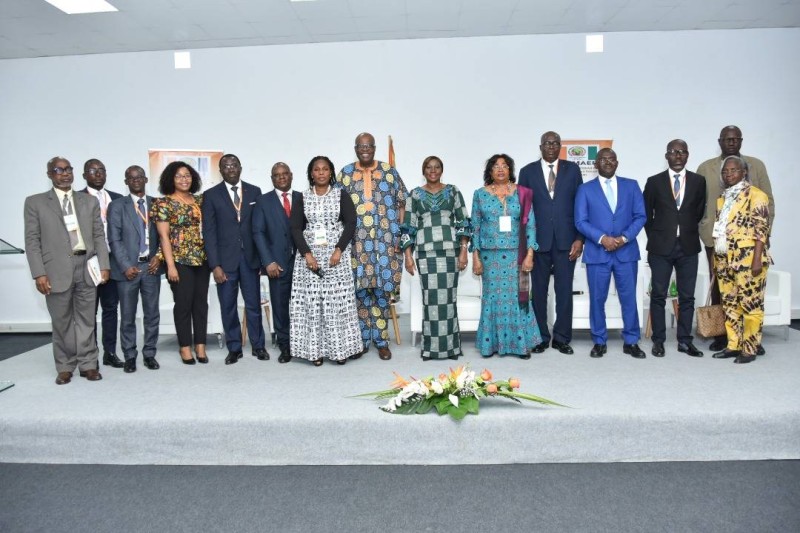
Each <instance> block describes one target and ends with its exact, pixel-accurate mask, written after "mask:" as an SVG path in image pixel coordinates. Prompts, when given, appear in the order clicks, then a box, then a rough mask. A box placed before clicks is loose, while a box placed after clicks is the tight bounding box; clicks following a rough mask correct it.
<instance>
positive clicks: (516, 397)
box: [497, 391, 569, 407]
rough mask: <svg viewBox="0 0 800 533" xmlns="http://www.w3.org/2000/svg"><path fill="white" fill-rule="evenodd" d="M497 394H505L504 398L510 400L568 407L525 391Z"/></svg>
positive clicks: (500, 393)
mask: <svg viewBox="0 0 800 533" xmlns="http://www.w3.org/2000/svg"><path fill="white" fill-rule="evenodd" d="M497 395H498V396H505V397H506V398H511V399H512V400H516V401H519V399H520V398H521V399H523V400H528V401H530V402H536V403H541V404H544V405H555V406H557V407H569V406H568V405H562V404H560V403H558V402H554V401H553V400H548V399H547V398H543V397H541V396H536V395H534V394H528V393H526V392H513V391H498V393H497Z"/></svg>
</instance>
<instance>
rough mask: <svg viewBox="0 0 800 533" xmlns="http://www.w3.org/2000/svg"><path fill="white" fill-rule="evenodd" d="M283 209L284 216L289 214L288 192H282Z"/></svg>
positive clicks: (290, 208) (290, 207)
mask: <svg viewBox="0 0 800 533" xmlns="http://www.w3.org/2000/svg"><path fill="white" fill-rule="evenodd" d="M283 210H284V211H286V216H287V217H288V216H291V214H292V206H290V205H289V193H288V192H285V193H283Z"/></svg>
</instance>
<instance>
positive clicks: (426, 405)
mask: <svg viewBox="0 0 800 533" xmlns="http://www.w3.org/2000/svg"><path fill="white" fill-rule="evenodd" d="M431 409H433V398H427V399H425V400H422V401H421V402H419V405H418V406H417V414H418V415H424V414H426V413H428V412H430V410H431Z"/></svg>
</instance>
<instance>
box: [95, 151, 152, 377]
mask: <svg viewBox="0 0 800 533" xmlns="http://www.w3.org/2000/svg"><path fill="white" fill-rule="evenodd" d="M125 185H127V186H128V190H129V191H130V194H129V195H126V196H122V197H121V198H117V199H116V200H114V201H112V202H111V203H110V204H109V206H108V245H109V247H110V248H111V279H113V280H114V281H116V285H117V293H118V295H119V306H120V328H119V337H120V346H121V348H122V354H123V356H124V357H125V363H124V366H123V370H124V371H125V372H127V373H129V374H130V373H132V372H136V356H137V352H136V308H137V307H138V305H139V294H140V293H141V295H142V314H143V315H144V319H143V324H144V346H142V356H143V359H144V366H146V367H147V368H149V369H150V370H158V368H159V364H158V361H156V344H157V343H158V324H159V321H160V318H161V317H160V314H159V311H158V297H159V294H160V292H161V273H162V271H163V267H162V265H161V260H160V259H159V258H158V256H157V252H158V232H157V231H156V225H155V221H151V220H150V216H149V213H150V206H151V205H152V204H153V198H152V197H151V196H146V195H145V186H146V185H147V176H146V175H145V173H144V169H143V168H142V167H140V166H137V165H133V166H130V167H128V168H127V170H125Z"/></svg>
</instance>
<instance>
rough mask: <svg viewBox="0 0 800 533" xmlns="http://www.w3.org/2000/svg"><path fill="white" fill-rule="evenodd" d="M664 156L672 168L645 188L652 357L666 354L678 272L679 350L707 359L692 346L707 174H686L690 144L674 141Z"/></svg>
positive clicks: (654, 177) (650, 179)
mask: <svg viewBox="0 0 800 533" xmlns="http://www.w3.org/2000/svg"><path fill="white" fill-rule="evenodd" d="M664 157H665V158H666V159H667V164H668V165H669V169H668V170H665V171H664V172H661V173H659V174H656V175H655V176H651V177H649V178H647V183H646V184H645V187H644V203H645V210H646V212H647V222H646V223H645V225H644V229H645V232H646V233H647V251H648V255H647V261H648V263H650V270H651V272H652V277H651V280H650V318H651V320H652V324H653V350H652V354H653V355H654V356H656V357H663V356H664V341H665V340H666V323H665V320H664V306H665V304H666V300H667V290H668V288H669V280H670V277H671V276H672V270H673V268H674V269H675V281H676V284H677V287H678V309H679V311H678V351H679V352H683V353H686V354H689V355H691V356H693V357H702V356H703V352H701V351H700V350H698V349H697V348H695V346H694V344H692V340H693V337H692V319H693V318H694V289H695V283H696V281H697V257H698V254H699V253H700V250H701V247H700V234H699V231H698V226H699V224H700V220H702V218H703V215H704V214H705V209H706V180H705V178H704V177H703V176H701V175H699V174H695V173H694V172H689V171H687V170H686V161H688V159H689V147H688V146H687V145H686V142H685V141H682V140H681V139H675V140H673V141H670V143H669V144H668V145H667V153H666V154H665V155H664Z"/></svg>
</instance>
